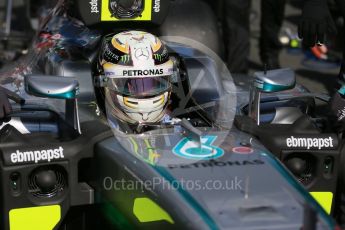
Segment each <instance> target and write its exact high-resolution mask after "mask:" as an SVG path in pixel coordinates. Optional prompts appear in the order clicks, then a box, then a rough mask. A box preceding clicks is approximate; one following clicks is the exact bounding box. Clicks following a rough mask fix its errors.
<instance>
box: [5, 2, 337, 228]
mask: <svg viewBox="0 0 345 230" xmlns="http://www.w3.org/2000/svg"><path fill="white" fill-rule="evenodd" d="M143 2H145V4H144V3H143ZM176 2H177V3H176ZM176 2H175V4H177V5H178V4H180V3H181V2H179V1H176ZM182 2H183V1H182ZM132 3H133V5H132V7H128V5H125V4H122V1H121V0H118V1H116V0H114V1H97V0H92V1H91V2H90V4H83V1H78V0H77V1H75V2H74V3H73V7H72V9H73V11H72V12H71V10H70V8H69V7H68V5H67V3H66V2H65V1H58V4H57V6H55V8H54V9H53V10H52V11H51V12H50V14H48V16H47V17H46V18H45V20H42V25H41V27H40V29H39V31H38V33H37V36H36V38H35V40H34V42H33V44H32V49H31V50H30V51H29V53H28V54H27V55H26V56H23V57H22V59H20V61H19V62H18V63H14V64H13V65H10V64H9V65H7V66H5V67H4V68H3V69H2V70H1V77H0V79H1V82H2V85H3V87H6V88H7V89H8V90H11V91H12V92H15V93H16V94H15V95H13V94H11V99H15V101H18V102H22V103H21V104H13V112H12V113H11V114H10V115H9V116H8V118H6V119H5V120H4V121H3V124H2V125H1V130H0V150H1V151H0V153H1V158H0V159H1V160H0V177H1V180H0V210H1V211H0V212H1V213H2V215H1V221H0V226H1V229H11V230H13V229H14V230H19V229H20V230H21V229H83V230H84V229H119V228H120V229H128V228H143V229H152V228H154V229H156V228H157V229H158V228H159V229H161V228H167V229H176V228H183V229H304V230H309V229H338V226H337V224H336V221H335V220H334V218H332V216H333V217H335V218H338V217H339V215H340V213H341V211H340V208H341V207H340V206H341V192H342V189H341V185H342V177H341V176H339V175H341V173H342V171H341V167H340V164H341V161H342V158H341V153H342V151H343V150H342V140H341V136H340V135H339V134H337V133H335V132H334V131H333V126H332V125H333V124H332V120H330V119H329V118H327V117H325V116H324V115H323V114H321V113H319V112H318V110H317V103H316V102H317V101H322V102H323V103H325V104H327V103H328V101H329V97H328V96H325V95H317V94H312V93H309V92H308V91H307V89H306V88H304V87H303V86H301V85H296V82H295V75H294V72H293V71H292V70H290V69H278V70H272V71H263V72H257V73H255V74H254V76H253V77H249V76H240V75H231V74H230V73H229V72H228V71H227V69H226V67H225V65H224V64H222V61H221V60H220V59H219V58H218V57H217V55H215V54H214V52H212V51H211V50H210V49H208V48H207V47H206V46H204V45H202V44H201V43H199V42H197V41H194V40H193V41H191V40H190V39H185V38H181V37H176V36H166V37H164V36H163V37H162V40H163V41H164V43H165V45H166V46H167V47H168V51H169V56H170V58H171V60H172V62H173V63H174V68H173V74H172V79H171V96H170V100H171V102H170V105H169V110H170V114H169V117H167V118H166V119H164V123H158V124H154V125H153V124H150V125H148V124H144V125H142V126H138V127H136V128H135V129H132V126H131V125H124V124H123V123H116V122H115V121H114V120H112V119H110V116H111V111H109V107H107V103H106V100H107V97H106V96H105V95H106V93H107V92H105V90H104V85H106V84H107V82H108V81H109V79H108V78H107V76H106V75H99V72H98V71H97V63H98V61H99V52H100V50H103V48H104V45H105V44H106V42H107V41H109V36H111V37H113V35H114V34H116V33H119V32H122V31H124V30H123V29H121V28H126V30H125V31H128V30H129V29H130V30H133V29H137V30H138V29H141V30H142V29H143V28H144V27H145V28H146V29H147V30H151V29H152V28H154V29H156V26H157V25H160V24H162V22H163V19H164V17H165V16H166V14H167V12H168V11H169V4H168V2H163V1H140V0H136V1H132ZM90 6H91V14H90ZM170 7H171V8H170V11H169V12H171V11H173V7H174V4H173V3H171V6H170ZM126 9H127V10H126ZM108 11H109V12H108ZM137 15H139V16H137ZM72 16H75V17H78V20H76V19H75V18H73V17H72ZM168 17H172V16H171V15H170V16H168ZM128 20H129V21H128ZM170 20H171V19H170ZM136 21H137V22H136ZM124 25H125V26H126V27H123V26H124ZM110 27H111V28H113V29H112V31H110V29H109V28H110ZM94 28H98V30H95V29H94ZM154 29H152V30H153V31H154ZM163 31H164V30H163ZM137 32H138V31H136V32H132V31H129V32H126V33H127V34H130V33H133V34H134V33H137ZM139 33H144V32H139ZM109 34H110V35H109ZM163 35H164V34H163ZM169 35H171V34H169ZM117 42H118V43H119V44H120V43H121V40H118V41H117ZM157 50H159V47H158V48H157ZM142 55H144V53H141V54H140V55H139V54H138V55H137V57H138V59H139V58H141V56H142ZM161 58H162V55H157V57H156V59H157V60H159V59H161ZM121 60H122V62H123V63H128V62H130V60H129V58H128V56H122V57H121ZM128 74H129V73H128ZM131 74H134V72H132V73H131ZM108 75H110V74H109V73H108ZM24 100H25V103H23V101H24ZM126 103H129V104H135V103H139V102H135V101H132V102H131V101H127V102H126ZM128 127H129V128H130V129H128Z"/></svg>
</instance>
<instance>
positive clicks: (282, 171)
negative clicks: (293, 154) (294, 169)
mask: <svg viewBox="0 0 345 230" xmlns="http://www.w3.org/2000/svg"><path fill="white" fill-rule="evenodd" d="M261 155H262V156H265V157H267V159H268V161H269V162H270V163H271V165H272V166H273V167H274V168H275V169H277V171H278V172H279V173H280V174H281V175H282V176H283V177H284V178H285V179H286V180H287V182H288V183H289V184H291V185H292V186H293V187H294V188H295V189H296V190H297V191H298V192H299V193H300V194H301V195H302V196H303V197H304V198H305V200H306V201H307V202H308V203H309V204H310V205H311V206H312V207H313V208H315V209H316V210H317V211H318V213H319V214H320V215H321V218H322V219H323V220H324V221H325V223H326V224H327V225H328V227H329V228H330V229H334V228H335V223H334V221H333V220H332V219H331V218H330V216H329V215H328V214H327V213H326V212H325V210H324V209H323V208H322V207H321V206H320V204H319V203H318V202H317V201H316V200H315V199H314V198H313V197H312V196H311V195H310V194H309V193H308V192H307V191H306V190H305V188H304V187H303V186H302V185H301V184H299V183H298V182H297V181H296V179H295V178H294V177H293V176H292V175H291V174H290V173H289V172H288V171H287V170H286V169H285V168H284V167H283V166H282V165H281V163H280V162H279V161H278V160H277V159H276V158H275V157H273V156H271V155H270V154H267V153H261Z"/></svg>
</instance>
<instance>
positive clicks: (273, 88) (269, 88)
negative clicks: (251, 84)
mask: <svg viewBox="0 0 345 230" xmlns="http://www.w3.org/2000/svg"><path fill="white" fill-rule="evenodd" d="M284 89H286V88H285V87H282V86H279V85H271V84H267V83H264V85H263V90H264V91H265V92H277V91H282V90H284Z"/></svg>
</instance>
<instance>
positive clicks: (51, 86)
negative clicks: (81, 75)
mask: <svg viewBox="0 0 345 230" xmlns="http://www.w3.org/2000/svg"><path fill="white" fill-rule="evenodd" d="M25 90H26V92H27V93H28V94H31V95H34V96H37V97H48V98H58V99H74V98H76V97H77V95H78V94H79V82H78V81H77V80H76V79H75V78H69V77H68V78H67V77H57V76H46V75H26V76H25Z"/></svg>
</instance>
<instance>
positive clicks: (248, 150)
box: [232, 146, 254, 154]
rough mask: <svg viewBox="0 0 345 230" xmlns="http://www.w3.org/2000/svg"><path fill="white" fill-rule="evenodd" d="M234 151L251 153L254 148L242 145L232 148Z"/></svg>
mask: <svg viewBox="0 0 345 230" xmlns="http://www.w3.org/2000/svg"><path fill="white" fill-rule="evenodd" d="M232 152H234V153H238V154H250V153H253V152H254V150H253V149H252V148H250V147H244V146H241V147H234V148H232Z"/></svg>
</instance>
